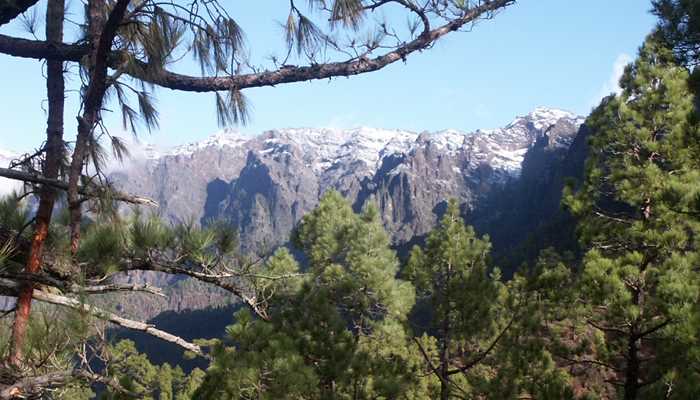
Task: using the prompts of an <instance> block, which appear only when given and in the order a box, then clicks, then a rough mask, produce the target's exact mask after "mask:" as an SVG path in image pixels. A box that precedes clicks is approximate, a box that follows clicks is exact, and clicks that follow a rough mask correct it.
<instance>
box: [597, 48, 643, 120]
mask: <svg viewBox="0 0 700 400" xmlns="http://www.w3.org/2000/svg"><path fill="white" fill-rule="evenodd" d="M632 61H633V58H632V56H630V55H629V54H627V53H622V54H620V55H618V56H617V58H616V59H615V62H614V63H613V66H612V72H611V74H610V78H608V81H607V82H605V83H604V84H603V86H602V87H601V88H600V91H599V92H598V95H597V96H596V97H595V98H594V99H593V100H591V106H592V107H595V106H597V105H598V103H600V100H602V99H603V97H605V96H608V95H610V94H612V93H615V94H620V92H621V91H622V89H621V88H620V78H621V77H622V74H623V73H624V72H625V67H626V66H627V64H629V63H631V62H632Z"/></svg>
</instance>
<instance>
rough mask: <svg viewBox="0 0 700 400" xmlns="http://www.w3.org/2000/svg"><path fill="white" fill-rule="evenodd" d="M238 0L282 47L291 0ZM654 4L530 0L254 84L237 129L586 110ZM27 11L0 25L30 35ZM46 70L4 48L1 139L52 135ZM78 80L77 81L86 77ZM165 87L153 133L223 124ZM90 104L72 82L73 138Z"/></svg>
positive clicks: (113, 127)
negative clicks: (351, 59) (409, 43)
mask: <svg viewBox="0 0 700 400" xmlns="http://www.w3.org/2000/svg"><path fill="white" fill-rule="evenodd" d="M74 2H75V3H79V2H78V1H74ZM230 4H232V6H231V10H230V12H231V15H232V16H233V17H234V19H236V20H237V21H238V22H239V24H240V25H242V27H243V29H244V31H245V32H246V38H247V41H248V47H249V49H250V52H251V55H252V57H253V58H254V59H256V58H257V59H262V58H264V57H266V56H267V55H269V54H270V51H271V50H270V49H273V48H275V49H279V47H280V45H281V43H282V34H281V30H280V28H279V26H278V24H277V21H281V20H283V19H284V17H285V14H286V11H285V10H286V9H285V7H286V4H287V2H286V1H283V0H265V1H240V0H239V1H236V2H233V1H232V2H231V3H230ZM38 7H41V8H43V3H40V5H39V6H38ZM649 8H650V2H649V1H647V0H615V1H610V0H586V1H582V0H520V1H518V2H517V4H516V5H514V6H512V7H510V8H508V9H507V10H505V11H503V12H501V13H500V14H499V15H498V16H497V17H496V18H494V19H493V20H489V21H482V22H480V23H479V24H478V25H477V26H476V27H474V29H473V30H472V31H471V32H463V33H462V32H460V33H453V34H450V35H448V36H447V37H445V38H443V39H441V40H440V41H438V42H437V44H436V45H435V46H434V47H433V48H432V49H429V50H427V51H424V52H422V53H419V54H413V55H411V56H410V57H409V58H408V60H407V62H406V63H401V62H399V63H395V64H392V65H390V66H388V67H386V68H385V69H383V70H380V71H377V72H372V73H369V74H365V75H360V76H355V77H351V78H337V79H333V80H330V81H329V80H323V81H314V82H303V83H295V84H286V85H278V86H276V87H274V88H256V89H249V90H246V91H244V93H245V95H246V97H247V98H248V99H249V100H250V102H251V104H252V108H251V117H252V118H251V121H250V123H249V124H248V125H247V126H244V127H237V128H236V129H238V130H239V131H241V133H243V134H247V135H253V134H258V133H261V132H263V131H265V130H268V129H274V128H286V127H334V128H352V127H357V126H371V127H377V128H392V129H393V128H398V129H406V130H412V131H417V132H421V131H425V130H427V131H436V130H441V129H446V128H454V129H460V130H466V131H471V130H476V129H478V128H494V127H500V126H504V125H506V124H507V123H508V122H510V121H511V120H513V119H514V117H515V116H517V115H524V114H527V113H528V112H530V111H531V110H533V109H534V108H536V107H538V106H547V107H556V108H561V109H564V110H569V111H572V112H575V113H578V114H580V115H586V114H588V113H589V112H590V110H591V108H592V107H593V106H594V105H595V104H597V102H598V101H599V100H600V99H601V98H602V97H603V96H605V95H607V94H609V93H611V92H613V91H615V90H616V88H617V80H618V78H619V76H620V74H621V73H622V71H623V69H624V66H625V65H626V64H627V63H628V62H630V61H631V60H633V59H634V56H635V54H636V52H637V49H638V47H639V46H640V45H641V44H642V42H643V40H644V37H645V36H646V35H647V34H648V33H649V32H650V31H651V29H652V28H653V25H654V23H655V19H654V17H653V16H652V15H651V14H649ZM19 22H20V21H14V22H12V23H10V24H8V25H7V26H4V27H2V28H0V33H3V34H9V35H22V36H26V33H25V32H24V31H23V29H22V27H21V24H20V23H19ZM41 29H42V30H43V27H42V28H41ZM189 66H190V67H191V65H189ZM184 68H185V69H187V68H188V67H187V66H186V67H184ZM43 76H44V75H43V69H42V63H41V62H40V61H36V60H26V59H19V58H13V57H9V56H5V55H2V54H0V121H1V122H2V125H1V126H2V128H1V129H2V131H1V133H0V149H7V150H13V151H17V152H24V151H29V150H31V149H32V148H35V147H37V146H39V145H40V144H41V142H42V140H43V138H44V132H45V121H46V114H45V110H44V107H45V97H46V94H45V80H44V77H43ZM68 79H70V83H69V85H72V86H73V87H74V88H75V87H77V86H76V85H77V79H78V78H77V77H76V76H69V78H68ZM156 98H157V107H158V110H159V113H160V127H159V129H157V130H154V131H153V132H151V133H150V134H149V133H148V132H142V133H141V134H140V135H139V140H140V141H142V142H147V143H154V144H157V145H160V146H173V145H178V144H183V143H189V142H193V141H198V140H202V139H204V138H206V137H207V136H209V135H211V134H213V133H215V132H216V131H218V130H219V129H220V128H219V127H218V125H217V119H216V114H215V99H214V95H213V94H195V93H182V92H175V91H171V90H167V89H160V90H157V91H156ZM78 112H79V103H78V101H77V94H76V93H75V92H71V93H68V98H67V105H66V120H65V121H66V125H65V130H66V137H67V138H70V137H72V136H74V133H73V132H75V130H76V129H77V123H76V120H75V116H76V115H78ZM105 121H106V124H107V126H108V128H109V129H110V131H111V132H112V133H113V134H116V135H118V136H130V133H126V132H123V131H122V127H121V122H120V118H117V117H116V116H115V115H107V116H106V117H105Z"/></svg>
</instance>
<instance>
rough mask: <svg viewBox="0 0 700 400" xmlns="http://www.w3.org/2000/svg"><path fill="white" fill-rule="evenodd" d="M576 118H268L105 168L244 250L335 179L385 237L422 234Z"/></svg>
mask: <svg viewBox="0 0 700 400" xmlns="http://www.w3.org/2000/svg"><path fill="white" fill-rule="evenodd" d="M582 122H583V118H581V117H579V116H577V115H575V114H573V113H569V112H566V111H562V110H557V109H552V108H537V109H535V110H534V111H533V112H531V113H529V114H527V115H524V116H520V117H517V118H515V120H513V122H511V123H510V124H508V125H507V126H505V127H503V128H498V129H490V130H476V131H474V132H463V131H458V130H453V129H449V130H442V131H438V132H423V133H416V132H410V131H403V130H387V129H375V128H364V127H363V128H356V129H347V130H339V129H312V128H305V129H278V130H271V131H267V132H264V133H262V134H260V135H258V136H253V137H246V136H242V135H239V134H236V133H234V132H231V131H223V132H220V133H218V134H216V135H214V136H211V137H209V138H208V139H206V140H204V141H201V142H196V143H191V144H188V145H184V146H179V147H175V148H173V149H170V150H166V151H158V150H157V149H155V148H153V147H147V148H145V149H144V150H145V151H144V152H143V153H144V154H145V156H144V157H142V158H141V159H139V160H135V161H133V162H131V163H129V164H127V166H126V167H125V168H123V169H122V170H120V171H116V172H114V173H113V174H112V179H113V180H114V181H115V182H116V183H117V185H118V186H119V187H121V188H122V189H123V190H125V191H128V192H132V193H138V194H139V195H145V196H149V197H151V198H153V199H154V200H156V201H157V202H158V203H159V205H160V210H159V212H160V213H161V214H162V215H163V216H164V217H165V218H166V219H168V220H170V221H172V222H185V221H195V222H198V223H201V224H207V223H208V222H209V221H213V220H225V221H228V222H229V223H230V224H231V225H232V226H234V227H236V228H237V229H238V230H239V233H240V237H241V246H242V249H243V251H265V250H268V249H269V248H270V247H274V246H278V245H280V244H282V243H284V242H285V241H286V239H287V237H288V234H289V233H290V231H291V230H292V228H293V227H294V225H295V224H296V222H298V221H299V219H300V218H301V217H302V216H303V215H304V214H305V213H307V212H309V211H310V210H311V209H313V208H314V207H315V205H316V204H317V203H318V200H319V198H320V197H321V196H322V194H323V193H324V192H326V191H327V190H330V189H334V190H337V191H338V192H340V193H341V194H342V195H343V196H345V197H346V198H347V199H349V201H351V202H352V204H353V207H354V208H355V209H356V210H358V211H359V210H360V209H362V208H363V207H364V206H365V205H366V204H368V203H374V204H376V205H377V206H378V208H379V210H380V213H381V215H382V218H383V221H384V223H385V226H386V228H387V230H388V231H389V232H390V233H391V235H392V238H393V241H394V243H395V244H401V243H406V242H409V241H411V240H412V239H413V238H415V237H417V236H421V235H424V234H426V233H427V232H428V231H429V230H430V229H431V228H432V227H433V226H434V225H435V224H436V222H437V218H438V217H439V216H440V213H441V210H443V209H444V207H445V204H446V201H447V200H448V199H449V198H456V199H458V200H459V201H460V203H461V204H462V205H463V208H464V210H465V212H467V211H469V210H474V209H477V208H478V206H479V205H480V204H481V203H482V202H483V201H485V200H486V199H488V198H489V197H490V196H491V195H492V193H494V192H495V191H498V190H500V189H501V188H503V187H507V186H509V185H512V184H513V183H514V182H516V181H517V180H518V179H519V177H520V175H521V172H522V168H523V162H524V160H525V157H526V154H527V152H528V151H530V150H531V149H533V148H534V147H535V146H536V145H538V144H539V145H540V146H544V148H546V149H547V150H548V151H554V152H556V151H564V150H567V149H568V148H569V147H570V145H571V144H572V143H573V141H574V138H575V137H576V134H577V132H578V129H579V127H580V125H581V124H582Z"/></svg>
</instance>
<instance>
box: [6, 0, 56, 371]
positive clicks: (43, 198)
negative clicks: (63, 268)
mask: <svg viewBox="0 0 700 400" xmlns="http://www.w3.org/2000/svg"><path fill="white" fill-rule="evenodd" d="M63 18H64V1H63V0H52V1H49V3H48V6H47V9H46V38H47V41H49V42H52V43H61V42H62V41H63ZM46 74H47V75H46V91H47V96H48V119H47V129H46V138H47V139H46V148H45V149H46V158H45V160H44V165H43V171H42V172H43V174H44V177H46V178H48V179H56V178H58V172H59V168H60V165H61V159H62V158H63V108H64V92H65V84H64V79H63V61H60V60H49V61H48V62H47V70H46ZM55 199H56V193H55V190H54V189H53V188H52V187H50V186H48V185H43V186H42V188H41V192H40V195H39V207H38V209H37V213H36V221H35V223H34V235H33V237H32V242H31V247H30V250H29V257H28V259H27V263H26V265H25V272H26V273H29V274H35V273H37V272H38V271H39V270H40V269H41V265H42V260H43V252H44V244H45V243H46V238H47V236H48V233H49V224H50V223H51V214H52V212H53V207H54V203H55ZM33 292H34V284H33V283H32V282H26V283H25V285H24V287H23V288H22V290H21V291H20V294H19V296H18V298H17V306H16V310H15V320H14V323H13V325H12V338H11V343H12V344H11V346H10V356H9V361H10V363H11V364H13V365H20V364H21V363H22V356H23V354H22V349H23V347H24V342H25V338H26V336H27V326H28V324H29V315H30V313H31V308H32V293H33Z"/></svg>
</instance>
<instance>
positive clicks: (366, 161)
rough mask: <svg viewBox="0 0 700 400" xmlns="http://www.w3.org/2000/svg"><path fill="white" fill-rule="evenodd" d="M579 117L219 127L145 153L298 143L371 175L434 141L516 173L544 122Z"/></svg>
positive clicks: (335, 167)
mask: <svg viewBox="0 0 700 400" xmlns="http://www.w3.org/2000/svg"><path fill="white" fill-rule="evenodd" d="M583 120H584V119H583V118H582V117H580V116H577V115H576V114H574V113H571V112H568V111H564V110H560V109H556V108H547V107H538V108H536V109H535V110H533V111H532V112H530V113H529V114H527V115H524V116H519V117H517V118H516V119H515V120H513V121H512V122H511V123H510V124H508V125H506V126H505V127H503V128H496V129H483V130H482V129H479V130H476V131H472V132H466V131H461V130H458V129H444V130H440V131H437V132H432V133H430V132H425V133H421V134H419V133H416V132H411V131H406V130H400V129H380V128H370V127H358V128H353V129H336V128H285V129H276V130H271V131H267V132H264V133H263V134H261V135H259V136H255V137H252V136H244V135H242V134H240V133H238V132H236V131H233V130H222V131H220V132H218V133H216V134H214V135H212V136H210V137H209V138H207V139H205V140H203V141H199V142H194V143H189V144H187V145H183V146H178V147H175V148H172V149H171V150H169V151H165V152H160V151H157V149H155V148H152V149H150V150H149V151H150V152H149V153H148V154H149V156H148V157H147V158H148V159H151V160H158V159H159V158H162V157H169V156H182V155H187V156H191V155H193V154H195V153H197V152H199V151H202V150H205V149H210V148H214V149H221V150H222V151H226V150H227V149H235V148H244V150H245V149H251V150H253V149H257V151H258V153H259V154H260V156H261V157H276V156H278V155H280V154H283V153H284V154H290V151H293V150H291V148H296V149H298V151H299V152H300V153H301V154H300V156H301V158H302V161H303V163H304V165H307V166H308V167H309V168H311V170H312V171H313V172H314V173H315V174H317V175H320V174H325V173H329V172H331V173H332V172H333V171H341V172H342V171H344V170H348V169H353V170H354V171H355V173H357V172H361V173H363V174H366V175H372V174H374V173H375V172H376V171H377V170H378V168H379V167H380V166H381V163H382V160H383V159H384V158H385V157H387V156H391V155H394V154H408V153H409V152H411V151H414V150H416V149H418V148H421V147H423V146H434V148H436V149H437V150H438V151H440V152H445V153H447V154H455V153H456V152H460V151H464V152H468V153H469V154H470V155H471V157H470V158H471V162H470V167H477V166H478V165H479V164H483V163H486V164H489V165H490V166H491V167H492V168H493V169H494V170H497V171H502V172H503V173H505V174H506V175H509V176H517V175H518V174H519V172H520V168H521V164H522V161H523V158H524V156H525V153H526V152H527V150H528V149H529V148H530V147H531V146H532V145H533V144H534V143H535V141H536V140H537V138H538V137H541V136H542V135H544V134H545V131H546V130H547V129H548V128H550V127H551V126H554V125H555V124H557V123H559V122H561V121H566V122H568V123H570V124H573V125H574V126H575V127H576V128H578V126H580V125H581V124H582V123H583ZM570 142H571V138H558V139H557V141H556V142H555V143H552V145H554V146H568V145H569V144H570ZM290 146H291V148H290ZM358 168H359V170H358Z"/></svg>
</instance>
